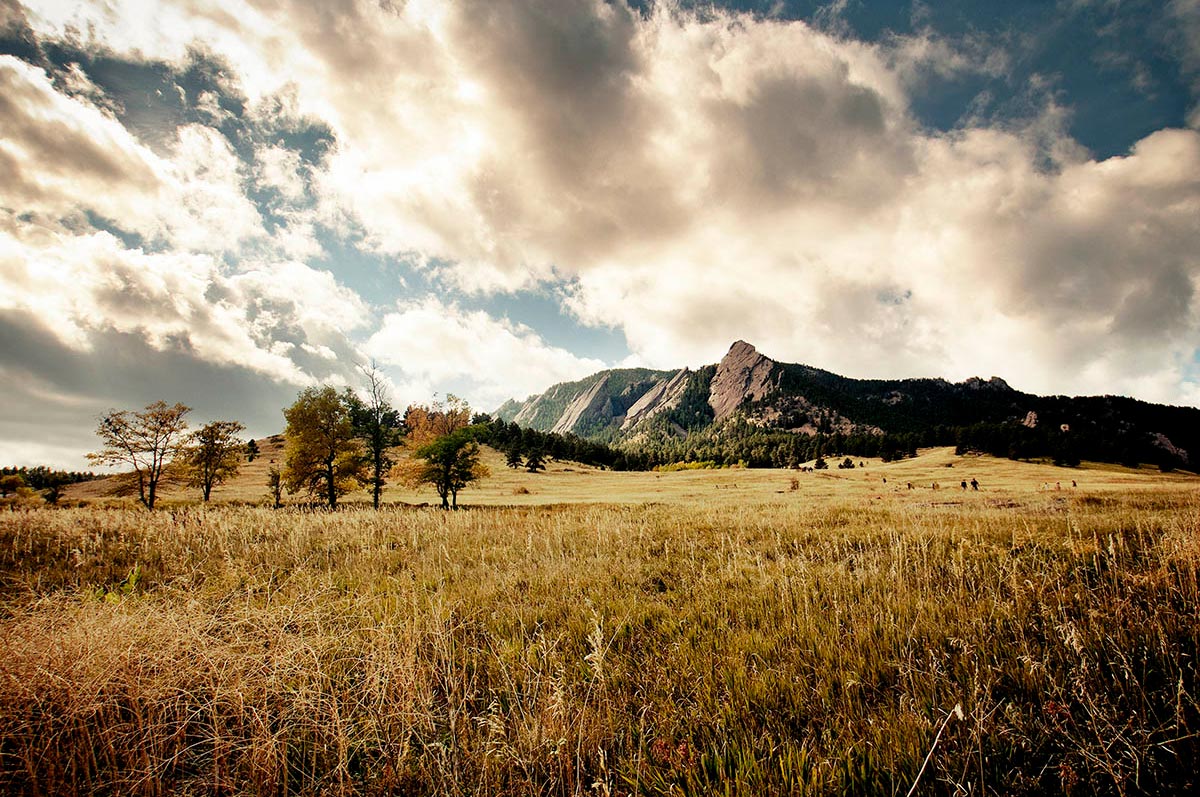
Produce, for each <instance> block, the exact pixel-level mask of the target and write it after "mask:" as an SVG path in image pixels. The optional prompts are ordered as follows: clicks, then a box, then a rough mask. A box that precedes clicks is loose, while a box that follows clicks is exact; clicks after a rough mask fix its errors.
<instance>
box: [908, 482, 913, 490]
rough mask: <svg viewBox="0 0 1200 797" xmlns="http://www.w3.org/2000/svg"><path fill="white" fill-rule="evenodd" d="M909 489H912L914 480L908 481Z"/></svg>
mask: <svg viewBox="0 0 1200 797" xmlns="http://www.w3.org/2000/svg"><path fill="white" fill-rule="evenodd" d="M908 489H910V490H911V489H912V482H909V483H908Z"/></svg>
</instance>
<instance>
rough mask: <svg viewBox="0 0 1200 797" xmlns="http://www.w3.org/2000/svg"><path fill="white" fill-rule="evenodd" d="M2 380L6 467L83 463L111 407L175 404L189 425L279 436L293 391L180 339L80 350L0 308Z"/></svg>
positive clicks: (0, 430) (108, 337) (113, 342)
mask: <svg viewBox="0 0 1200 797" xmlns="http://www.w3.org/2000/svg"><path fill="white" fill-rule="evenodd" d="M0 379H3V381H4V383H5V384H6V385H8V386H9V387H8V388H7V392H8V397H9V400H10V403H11V405H12V406H16V407H21V411H20V412H19V413H11V412H10V413H5V415H4V417H3V418H0V440H4V441H5V448H6V451H5V462H6V464H11V462H18V464H31V465H32V464H45V463H44V460H43V459H41V458H40V457H43V456H45V454H46V453H47V452H50V451H57V452H58V456H59V457H61V459H59V460H57V461H56V462H54V463H52V464H56V465H59V466H61V467H73V468H83V467H85V466H86V462H85V461H84V459H83V454H84V453H85V451H86V450H88V449H86V448H80V446H81V445H83V446H87V445H89V444H91V445H93V446H94V444H95V443H94V434H93V433H94V432H95V427H96V421H97V419H98V417H99V416H100V415H101V414H102V413H104V412H106V411H108V410H109V409H114V408H115V409H140V408H141V407H144V406H145V405H147V404H149V403H151V402H153V401H157V400H159V399H162V400H164V401H167V402H168V403H174V402H176V401H179V402H182V403H184V404H187V405H188V406H191V407H193V408H194V412H193V415H192V418H193V419H194V421H195V422H197V423H199V422H203V421H206V420H211V419H230V420H240V421H241V422H243V423H244V424H246V427H247V434H249V435H250V436H254V437H259V436H265V435H269V434H276V433H278V432H280V431H281V430H282V427H283V419H282V414H281V409H282V408H283V407H285V406H287V405H288V404H290V403H291V401H293V400H294V399H295V395H296V388H295V387H294V386H290V385H285V384H280V383H278V382H276V381H274V380H272V379H270V378H268V377H266V376H264V375H262V374H256V373H253V372H251V371H247V370H245V369H242V368H237V367H232V366H221V365H218V364H215V363H213V362H210V361H207V360H205V359H203V358H201V357H198V356H196V354H195V352H193V351H190V350H189V349H188V347H187V345H186V343H184V342H182V341H181V342H180V343H179V344H178V345H175V346H171V347H168V348H164V349H159V348H155V347H153V346H150V345H148V344H147V343H146V341H145V340H144V339H142V338H141V337H139V336H137V335H134V334H128V333H120V332H114V331H109V332H102V333H97V334H96V335H95V336H94V337H93V339H92V347H91V348H90V349H89V350H78V349H74V348H70V347H68V346H64V345H62V344H61V343H59V342H58V339H57V337H56V336H55V335H54V333H53V332H52V331H51V330H48V329H46V328H45V327H44V326H43V325H42V323H41V322H40V321H39V320H38V319H37V318H35V317H34V316H32V315H31V314H28V313H20V312H9V311H0ZM26 451H28V452H31V455H32V456H29V457H26V456H25V454H24V452H26ZM35 452H36V453H35Z"/></svg>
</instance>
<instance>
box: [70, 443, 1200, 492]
mask: <svg viewBox="0 0 1200 797" xmlns="http://www.w3.org/2000/svg"><path fill="white" fill-rule="evenodd" d="M259 446H260V449H261V451H262V454H261V456H259V457H258V458H257V459H256V460H255V461H254V462H253V463H248V464H243V467H242V472H241V473H240V474H239V475H238V476H237V478H236V479H234V480H233V481H232V482H231V483H229V484H225V485H221V486H219V487H217V488H216V489H215V490H214V491H213V501H212V502H213V503H215V504H225V503H237V504H247V503H249V504H267V503H269V502H270V498H269V495H268V491H267V487H266V483H267V469H268V468H269V467H270V466H271V465H272V464H276V465H280V466H281V463H282V462H283V439H282V437H275V438H264V439H263V440H260V441H259ZM397 453H398V454H399V455H401V456H403V454H402V453H401V452H397ZM483 461H484V463H485V464H486V465H487V466H488V469H489V470H490V471H491V476H490V477H488V478H487V479H484V480H483V481H482V482H480V483H478V484H476V485H472V486H471V487H468V488H467V489H466V490H464V491H463V492H462V493H461V494H460V495H459V504H460V505H466V506H538V505H545V504H579V503H584V504H596V503H603V504H637V505H640V504H646V503H688V504H694V503H696V502H703V503H712V502H716V503H727V502H735V503H739V504H745V503H755V504H757V503H762V502H768V503H769V502H773V501H776V500H780V496H781V495H783V494H785V493H789V492H790V493H792V496H791V497H792V498H793V499H800V500H821V501H824V500H829V499H832V498H844V499H851V500H857V499H861V500H863V501H883V502H885V503H896V502H900V503H904V504H910V503H913V502H917V503H921V502H933V503H947V502H953V501H958V502H961V501H968V502H985V503H986V502H987V501H989V500H991V501H994V500H1007V499H1009V498H1013V497H1016V498H1022V499H1023V498H1024V497H1026V496H1028V495H1029V494H1031V493H1037V494H1043V495H1046V496H1048V497H1052V496H1049V494H1050V493H1058V497H1062V495H1064V494H1070V493H1072V492H1074V493H1093V492H1110V491H1113V490H1121V491H1128V490H1135V491H1136V490H1145V489H1160V488H1161V487H1163V486H1164V485H1180V486H1186V485H1198V486H1200V480H1198V479H1197V477H1196V476H1195V475H1194V474H1191V473H1183V472H1180V473H1173V474H1162V473H1159V472H1158V471H1157V470H1151V469H1149V468H1142V469H1139V470H1131V469H1129V468H1123V467H1121V466H1119V465H1106V464H1100V463H1085V464H1084V465H1083V466H1082V467H1079V468H1059V467H1055V466H1053V465H1041V464H1032V463H1027V462H1013V461H1011V460H1007V459H997V458H994V457H988V456H956V455H955V454H954V450H953V449H952V448H931V449H924V450H922V451H921V454H920V456H918V457H915V458H912V459H906V460H901V461H899V462H889V463H883V462H881V461H880V460H878V459H870V458H866V457H862V458H856V459H855V460H854V461H855V462H856V463H859V462H862V463H864V464H865V465H866V467H865V468H854V469H853V470H839V469H837V467H836V463H833V464H834V466H833V467H831V468H830V469H829V470H824V471H815V472H812V473H801V472H798V471H792V470H780V469H773V468H762V469H747V468H728V469H719V470H683V471H674V472H669V473H639V472H619V471H609V470H601V469H599V468H594V467H591V466H588V465H580V464H578V463H574V462H558V461H551V462H548V463H547V468H546V470H545V471H544V472H542V473H528V472H526V471H525V470H524V469H515V470H514V469H512V468H508V467H505V464H504V457H503V455H502V454H500V453H499V452H497V451H495V450H493V449H491V448H487V447H485V448H484V449H483ZM831 462H832V460H831ZM808 464H811V463H808ZM793 478H796V479H798V480H799V481H800V489H799V490H798V491H792V490H791V480H792V479H793ZM972 478H975V479H977V480H978V481H979V482H980V490H979V491H978V492H976V491H973V490H970V489H969V488H968V490H967V491H966V492H964V491H963V490H962V489H961V487H960V483H961V482H962V481H967V482H970V481H971V479H972ZM885 480H886V481H885ZM1072 480H1075V481H1076V482H1077V483H1078V487H1076V488H1072V486H1071V482H1072ZM910 482H911V483H912V485H913V489H912V490H911V491H910V490H908V489H907V485H908V484H909V483H910ZM934 483H937V484H938V485H939V489H938V490H936V491H935V490H933V489H932V485H933V484H934ZM1055 485H1059V486H1060V487H1061V489H1059V490H1056V489H1055ZM110 489H111V488H110V485H109V483H108V481H107V480H100V481H96V482H85V483H83V484H79V485H72V486H71V487H69V488H67V490H66V491H65V492H64V499H63V500H64V501H67V502H73V501H84V502H106V503H124V504H129V505H133V504H134V503H135V501H134V499H132V498H125V499H113V498H111V496H110V495H109V494H108V492H109V490H110ZM523 490H527V491H528V492H527V493H526V492H523ZM161 496H162V498H161V499H160V500H161V501H162V502H163V505H164V506H170V505H175V506H179V505H182V504H193V503H195V502H196V501H198V500H199V490H198V489H196V488H183V487H179V486H168V487H167V488H166V489H165V490H163V491H162V492H161ZM309 500H310V499H309V498H308V496H305V495H294V496H288V497H287V498H286V502H287V503H290V504H300V503H307V502H308V501H309ZM342 500H343V502H344V503H346V504H366V503H370V495H369V493H367V492H366V491H359V492H356V493H351V494H349V495H347V496H345V497H344V498H343V499H342ZM384 501H386V502H389V503H402V504H410V505H421V504H436V503H437V502H438V498H437V495H436V494H435V493H434V492H433V490H432V489H424V490H418V489H408V488H404V487H401V486H399V485H396V484H389V485H388V486H387V487H386V488H385V490H384Z"/></svg>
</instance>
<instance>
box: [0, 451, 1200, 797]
mask: <svg viewBox="0 0 1200 797" xmlns="http://www.w3.org/2000/svg"><path fill="white" fill-rule="evenodd" d="M270 456H271V454H270V453H269V452H264V457H263V458H262V459H261V460H260V461H256V462H255V463H253V467H256V468H257V467H258V466H259V465H260V464H261V465H262V470H263V474H264V475H263V478H262V479H257V480H256V477H255V476H254V474H247V475H244V476H243V477H242V478H241V479H240V480H239V481H238V482H236V483H234V484H232V485H229V486H227V487H226V488H223V489H222V490H220V491H218V493H216V494H215V496H214V497H215V498H220V499H221V501H224V502H227V503H224V504H217V505H214V506H210V507H208V508H201V507H197V506H195V505H189V506H185V505H183V504H182V503H179V502H180V501H181V500H182V499H184V498H187V497H188V496H187V495H186V494H175V495H168V497H167V500H166V502H165V503H164V511H156V512H154V513H147V512H145V511H142V510H138V509H136V508H133V507H131V506H129V505H106V504H105V503H103V502H100V503H97V504H96V505H95V506H88V507H77V508H69V509H59V510H50V509H46V510H37V511H24V512H5V513H0V578H2V581H0V649H2V650H3V651H4V655H3V656H0V790H3V791H4V792H6V793H14V794H47V795H59V794H66V795H72V794H164V793H172V794H262V795H273V794H461V795H468V794H470V795H483V794H497V795H500V794H503V795H517V794H520V795H526V794H529V795H534V794H537V795H556V794H597V795H625V794H745V795H758V794H899V795H904V794H906V793H908V792H909V789H910V787H912V786H913V784H914V783H916V784H917V788H916V791H915V792H914V793H918V794H945V795H951V794H964V795H965V794H1122V795H1124V794H1143V793H1159V794H1163V793H1190V791H1191V790H1192V789H1194V787H1195V785H1196V783H1195V781H1196V779H1197V777H1196V770H1197V763H1198V762H1200V736H1198V733H1200V703H1198V700H1200V691H1198V684H1197V677H1196V655H1197V652H1198V649H1200V644H1198V643H1200V616H1198V615H1200V612H1198V608H1200V602H1198V599H1200V580H1198V573H1200V480H1198V479H1196V478H1195V477H1193V476H1191V475H1187V474H1182V475H1176V474H1171V475H1163V474H1158V473H1152V472H1150V471H1148V470H1141V471H1130V470H1126V469H1122V468H1115V467H1101V466H1095V467H1085V468H1080V469H1070V470H1067V469H1058V468H1054V467H1051V466H1042V465H1030V464H1021V463H1012V462H1007V461H999V460H993V459H989V458H972V457H956V456H954V455H953V453H952V452H951V451H948V450H943V449H936V450H931V451H927V452H924V453H923V454H922V456H921V457H919V458H917V459H915V460H908V461H904V462H898V463H889V464H886V465H885V464H882V463H879V462H877V461H874V462H873V461H867V460H864V462H865V463H866V465H867V467H866V468H864V469H858V468H856V469H854V470H849V471H838V470H833V471H829V472H818V473H794V472H790V471H752V470H724V471H691V472H676V473H664V474H654V473H641V474H636V473H635V474H629V473H611V472H602V471H596V470H593V469H590V468H586V467H583V466H578V465H571V464H568V463H554V464H553V465H552V466H551V469H550V472H549V473H545V474H537V475H533V474H527V473H525V472H523V471H520V472H516V471H511V470H509V469H506V468H504V467H503V463H502V462H500V461H499V460H498V459H497V458H496V457H495V456H494V455H491V454H489V457H490V458H491V461H490V465H491V467H492V471H493V476H492V477H491V478H490V479H489V480H487V481H486V482H485V483H484V484H483V485H481V486H480V487H478V488H473V489H471V490H468V491H466V492H464V493H463V494H462V495H461V496H460V499H461V500H462V501H463V502H464V503H467V504H470V505H471V508H470V509H469V510H468V511H461V512H456V513H447V512H442V511H440V510H437V509H432V508H416V507H411V506H406V505H405V504H412V503H419V502H431V501H433V500H435V496H433V495H432V493H428V494H427V493H410V492H407V491H403V490H398V489H394V490H389V492H388V499H389V502H390V503H389V505H388V507H387V508H385V509H384V510H383V511H380V512H374V511H371V510H370V509H367V508H363V507H362V506H361V504H355V503H354V502H353V500H352V502H351V506H349V507H348V508H347V509H345V510H343V511H339V512H337V513H328V512H322V511H310V510H306V509H304V508H302V507H293V508H288V509H284V510H280V511H274V510H270V509H267V508H264V507H261V506H248V505H242V504H245V503H257V502H261V500H262V499H263V496H264V493H265V488H263V487H261V486H260V485H261V484H262V483H263V482H265V470H266V466H267V464H268V463H269V459H270ZM948 464H951V465H953V467H947V465H948ZM972 477H974V478H977V479H978V480H979V482H980V483H981V489H980V491H978V492H975V491H972V490H968V491H966V492H964V491H963V490H961V489H960V488H959V487H958V484H959V482H960V481H961V480H963V479H966V480H967V481H969V480H970V479H971V478H972ZM885 478H886V480H887V481H886V482H885V481H884V479H885ZM793 479H796V480H797V483H796V487H795V489H793V487H792V480H793ZM1072 479H1074V480H1075V481H1076V482H1077V484H1078V487H1075V488H1072V487H1071V486H1070V484H1071V480H1072ZM935 481H936V482H939V483H940V485H941V488H940V489H938V490H934V489H932V488H931V484H932V483H933V482H935ZM909 482H912V483H913V488H914V489H912V490H910V489H908V483H909ZM1056 483H1057V484H1058V485H1061V486H1062V489H1061V490H1059V489H1055V485H1056ZM1047 484H1049V485H1050V486H1049V488H1047V487H1046V485H1047ZM81 488H86V489H91V490H96V489H97V485H82V486H81ZM522 488H523V489H525V490H528V493H523V492H520V490H521V489H522ZM86 489H81V491H80V492H78V493H73V494H72V495H70V496H69V498H70V499H71V500H73V501H78V500H86V499H88V498H89V497H91V498H98V497H99V496H98V495H91V496H89V494H88V493H87V492H86ZM97 492H98V491H97ZM350 498H351V499H357V500H358V501H362V500H363V499H364V498H365V496H350ZM923 766H924V769H923V770H922V767H923Z"/></svg>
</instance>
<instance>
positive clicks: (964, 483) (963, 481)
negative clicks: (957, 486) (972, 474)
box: [962, 479, 967, 491]
mask: <svg viewBox="0 0 1200 797" xmlns="http://www.w3.org/2000/svg"><path fill="white" fill-rule="evenodd" d="M962 488H963V490H964V491H965V490H966V489H967V480H966V479H963V480H962Z"/></svg>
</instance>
